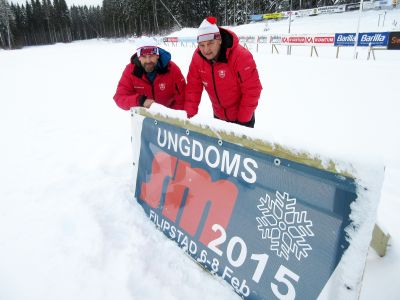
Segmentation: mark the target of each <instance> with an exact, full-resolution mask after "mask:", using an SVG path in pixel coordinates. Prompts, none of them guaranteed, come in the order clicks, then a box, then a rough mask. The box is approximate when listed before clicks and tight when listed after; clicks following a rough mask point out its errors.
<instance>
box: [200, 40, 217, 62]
mask: <svg viewBox="0 0 400 300" xmlns="http://www.w3.org/2000/svg"><path fill="white" fill-rule="evenodd" d="M221 43H222V41H221V40H211V41H204V42H200V43H199V49H200V52H201V54H203V56H204V57H205V58H207V59H208V60H212V59H216V58H217V57H218V54H219V50H220V49H221Z"/></svg>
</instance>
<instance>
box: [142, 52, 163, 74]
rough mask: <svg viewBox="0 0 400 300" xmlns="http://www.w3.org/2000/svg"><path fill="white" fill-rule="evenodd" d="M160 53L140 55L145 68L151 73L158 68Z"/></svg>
mask: <svg viewBox="0 0 400 300" xmlns="http://www.w3.org/2000/svg"><path fill="white" fill-rule="evenodd" d="M158 57H159V56H158V55H156V54H149V55H141V56H139V61H140V63H141V64H142V67H143V68H144V70H145V71H146V72H147V73H149V72H153V71H154V69H155V68H156V65H157V62H158Z"/></svg>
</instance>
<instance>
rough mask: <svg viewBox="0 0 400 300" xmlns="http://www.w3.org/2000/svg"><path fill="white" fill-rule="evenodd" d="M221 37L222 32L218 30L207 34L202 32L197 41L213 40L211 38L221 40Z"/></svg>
mask: <svg viewBox="0 0 400 300" xmlns="http://www.w3.org/2000/svg"><path fill="white" fill-rule="evenodd" d="M220 39H221V34H220V33H218V32H215V33H207V34H202V35H199V36H198V37H197V42H198V43H200V42H205V41H211V40H220Z"/></svg>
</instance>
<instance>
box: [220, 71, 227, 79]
mask: <svg viewBox="0 0 400 300" xmlns="http://www.w3.org/2000/svg"><path fill="white" fill-rule="evenodd" d="M225 75H226V72H225V70H218V76H219V77H220V78H225Z"/></svg>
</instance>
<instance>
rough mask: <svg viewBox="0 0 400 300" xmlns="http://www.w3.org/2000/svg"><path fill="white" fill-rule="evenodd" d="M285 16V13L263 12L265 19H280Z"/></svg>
mask: <svg viewBox="0 0 400 300" xmlns="http://www.w3.org/2000/svg"><path fill="white" fill-rule="evenodd" d="M283 17H284V15H283V13H271V14H263V19H265V20H271V19H280V18H283Z"/></svg>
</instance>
